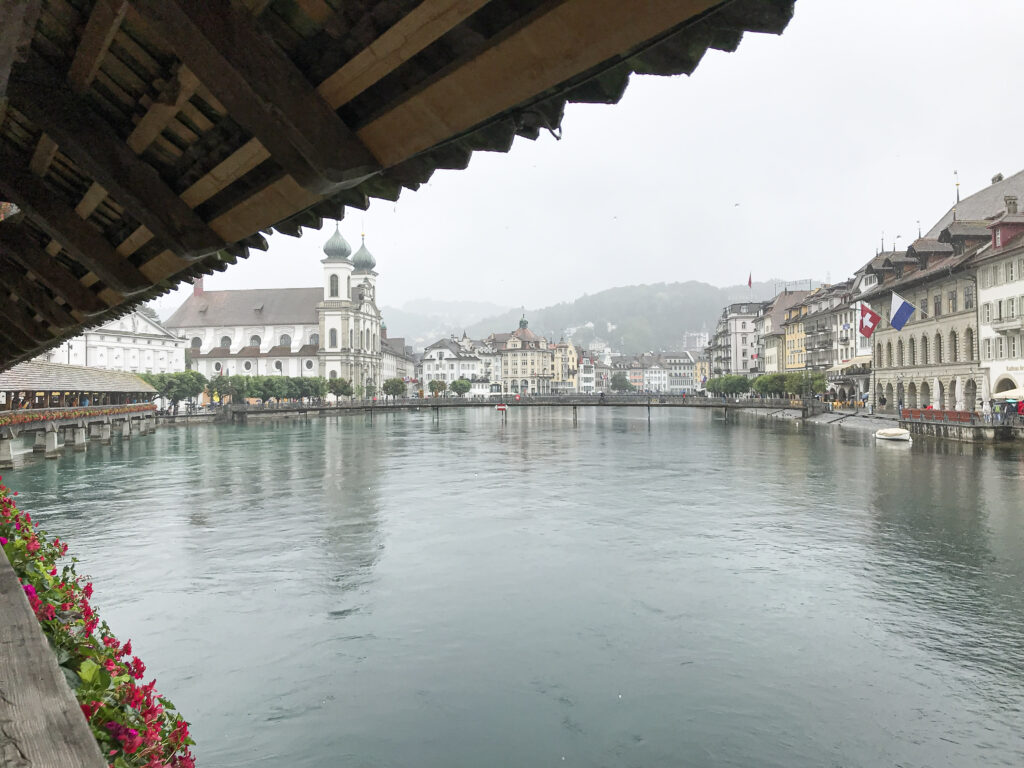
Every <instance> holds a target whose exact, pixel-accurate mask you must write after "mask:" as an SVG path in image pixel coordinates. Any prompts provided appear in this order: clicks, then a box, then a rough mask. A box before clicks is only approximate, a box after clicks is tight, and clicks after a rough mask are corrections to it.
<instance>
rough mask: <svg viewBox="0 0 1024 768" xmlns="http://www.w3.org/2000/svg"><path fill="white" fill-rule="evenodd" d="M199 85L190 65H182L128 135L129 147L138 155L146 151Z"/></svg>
mask: <svg viewBox="0 0 1024 768" xmlns="http://www.w3.org/2000/svg"><path fill="white" fill-rule="evenodd" d="M198 87H199V78H197V77H196V76H195V75H194V74H192V72H191V70H189V68H188V67H186V66H185V65H182V66H181V67H180V68H179V69H178V71H177V73H176V74H175V76H174V78H173V80H172V81H171V83H170V84H169V85H168V87H167V88H165V89H164V91H163V93H161V94H160V97H159V98H158V99H157V100H156V101H154V102H153V103H152V104H151V105H150V107H149V109H148V110H147V111H146V114H145V115H143V116H142V119H141V120H139V122H138V123H137V124H136V125H135V128H134V130H132V132H131V134H130V135H129V136H128V148H129V149H130V150H131V151H132V152H134V153H135V154H137V155H141V154H142V153H143V152H145V151H146V148H147V147H148V146H149V145H150V144H152V143H153V140H154V139H155V138H156V137H157V136H159V135H160V134H161V133H162V132H163V130H164V128H166V127H167V126H168V125H170V122H171V121H172V120H173V119H174V118H175V117H177V116H178V113H179V112H180V111H181V107H182V105H184V104H185V102H186V101H188V100H189V99H191V98H192V94H193V93H195V92H196V88H198Z"/></svg>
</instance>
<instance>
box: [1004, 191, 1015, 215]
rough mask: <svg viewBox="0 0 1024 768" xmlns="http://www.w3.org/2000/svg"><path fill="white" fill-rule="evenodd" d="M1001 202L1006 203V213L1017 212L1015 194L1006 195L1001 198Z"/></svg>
mask: <svg viewBox="0 0 1024 768" xmlns="http://www.w3.org/2000/svg"><path fill="white" fill-rule="evenodd" d="M1003 202H1004V203H1006V212H1007V213H1016V212H1017V196H1016V195H1006V197H1004V198H1003Z"/></svg>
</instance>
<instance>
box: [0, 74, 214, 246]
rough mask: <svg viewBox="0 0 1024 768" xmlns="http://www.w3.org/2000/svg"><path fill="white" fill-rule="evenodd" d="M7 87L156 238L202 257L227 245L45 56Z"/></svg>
mask: <svg viewBox="0 0 1024 768" xmlns="http://www.w3.org/2000/svg"><path fill="white" fill-rule="evenodd" d="M8 91H9V94H10V97H11V100H12V101H13V102H14V103H16V104H17V105H18V109H19V111H21V112H22V113H23V114H24V115H25V116H26V117H28V118H29V119H30V120H31V121H32V122H34V123H35V124H36V125H37V126H39V127H40V128H42V129H43V130H44V131H46V132H47V133H48V134H50V135H51V136H52V137H53V138H54V139H55V140H56V141H57V143H58V144H59V145H60V146H61V150H62V151H63V152H64V153H65V154H66V155H68V156H69V157H70V158H71V159H72V160H73V161H74V162H75V164H76V165H77V166H78V167H79V168H80V169H81V170H82V171H84V172H85V173H86V174H88V175H89V176H91V177H92V179H93V180H94V181H96V182H98V183H99V184H101V185H102V186H103V187H105V188H106V190H107V191H108V192H109V194H110V195H111V197H113V198H114V199H115V200H116V201H117V202H118V203H119V204H121V205H122V206H124V207H125V208H126V209H127V210H128V211H129V213H131V215H132V216H134V217H135V218H136V219H137V220H138V221H139V222H140V223H141V224H143V225H144V226H146V228H148V229H149V230H150V232H152V233H153V235H154V237H157V238H159V239H160V240H161V241H163V242H164V243H165V244H166V245H167V246H168V247H170V248H172V249H173V250H174V251H175V252H177V253H178V254H179V255H181V256H182V257H185V258H200V257H202V256H205V255H207V254H209V253H213V252H214V251H217V250H220V249H221V248H223V247H224V245H225V243H224V241H223V240H221V239H220V238H219V237H217V235H216V234H215V233H214V232H213V231H212V230H211V229H210V228H209V227H207V226H206V223H205V222H204V221H203V220H202V219H200V218H199V216H198V215H197V214H196V213H194V212H193V211H192V209H190V208H189V207H188V206H187V205H185V203H183V202H182V200H181V198H180V197H178V196H177V195H176V194H174V192H173V191H172V190H171V189H170V188H169V187H168V186H167V185H166V184H165V183H164V182H163V180H162V179H161V178H160V175H159V174H158V173H157V172H156V170H155V169H154V168H152V167H151V166H149V165H147V164H146V163H145V162H143V161H142V160H140V159H139V158H138V157H137V156H136V155H135V153H134V152H132V151H131V150H130V149H129V148H128V146H127V145H126V144H125V143H124V142H123V141H121V139H120V138H118V136H117V134H115V133H114V132H113V130H112V129H111V128H110V127H109V126H108V125H107V123H106V122H105V121H104V120H103V118H101V117H100V116H99V115H97V114H96V113H95V112H93V110H92V108H91V107H90V106H89V105H88V103H87V102H86V101H84V100H83V99H81V98H79V97H77V96H75V95H74V94H73V93H71V92H70V91H69V90H68V88H67V85H66V83H65V82H64V81H63V79H62V78H61V77H60V75H58V74H57V73H56V72H55V71H54V70H53V69H52V68H51V67H50V66H49V65H47V64H46V63H44V62H43V61H42V60H41V59H39V58H38V57H33V58H32V61H31V65H30V67H28V68H27V69H25V70H23V69H21V68H19V69H17V70H15V73H14V75H13V76H12V77H11V81H10V83H9V85H8ZM83 263H84V262H83Z"/></svg>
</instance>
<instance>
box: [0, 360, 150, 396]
mask: <svg viewBox="0 0 1024 768" xmlns="http://www.w3.org/2000/svg"><path fill="white" fill-rule="evenodd" d="M0 392H134V393H154V392H156V390H155V389H154V388H153V387H152V386H150V385H149V384H147V383H146V382H144V381H143V380H142V379H140V378H139V377H138V376H137V375H136V374H134V373H131V372H129V371H107V370H103V369H101V368H86V367H85V366H83V365H64V364H63V363H41V362H37V361H35V360H29V361H26V362H24V363H19V364H18V365H15V366H14V367H12V368H10V369H9V370H7V371H4V372H3V373H0Z"/></svg>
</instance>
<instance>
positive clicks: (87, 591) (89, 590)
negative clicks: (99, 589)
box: [82, 581, 92, 597]
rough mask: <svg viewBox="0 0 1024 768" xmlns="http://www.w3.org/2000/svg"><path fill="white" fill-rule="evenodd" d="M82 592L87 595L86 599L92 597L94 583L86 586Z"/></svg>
mask: <svg viewBox="0 0 1024 768" xmlns="http://www.w3.org/2000/svg"><path fill="white" fill-rule="evenodd" d="M82 592H84V593H85V596H86V597H92V582H91V581H90V582H89V583H88V584H86V585H85V588H84V589H83V590H82Z"/></svg>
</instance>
